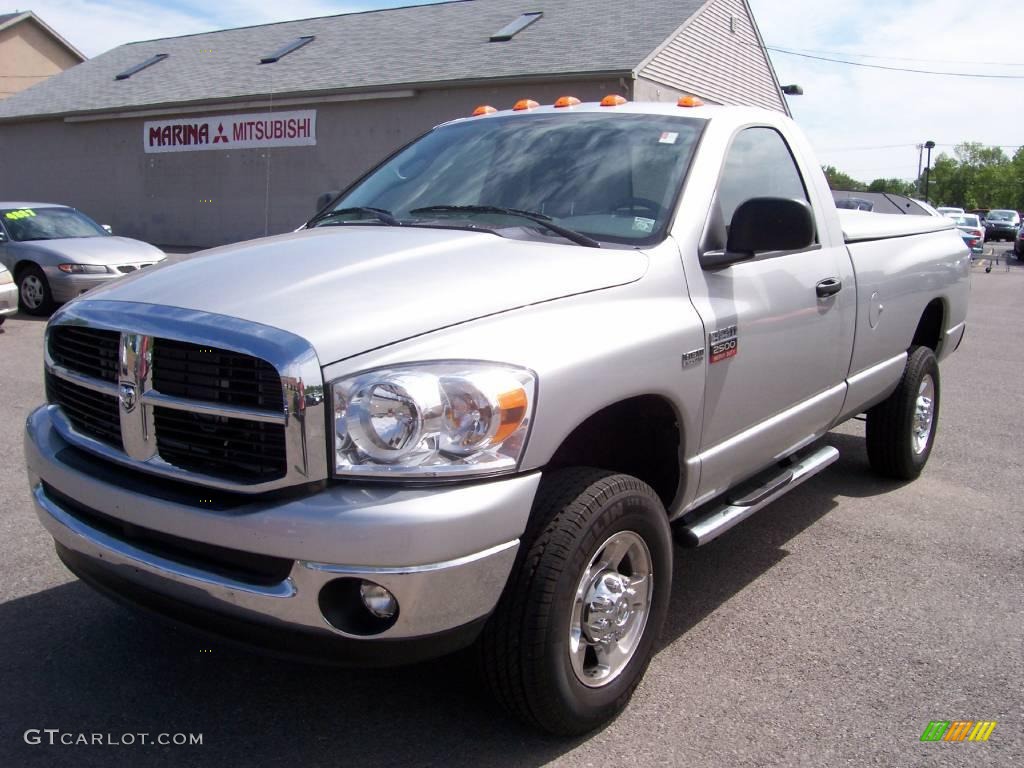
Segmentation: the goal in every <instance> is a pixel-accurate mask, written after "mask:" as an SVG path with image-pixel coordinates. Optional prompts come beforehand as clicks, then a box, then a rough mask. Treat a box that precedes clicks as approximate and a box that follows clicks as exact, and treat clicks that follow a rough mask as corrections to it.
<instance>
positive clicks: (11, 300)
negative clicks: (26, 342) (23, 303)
mask: <svg viewBox="0 0 1024 768" xmlns="http://www.w3.org/2000/svg"><path fill="white" fill-rule="evenodd" d="M17 311H18V286H16V285H15V284H14V275H12V274H11V272H10V270H8V269H7V267H5V266H4V265H3V264H0V325H3V324H4V320H6V319H7V316H8V315H13V314H14V313H15V312H17Z"/></svg>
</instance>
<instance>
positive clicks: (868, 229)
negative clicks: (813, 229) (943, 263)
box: [837, 209, 955, 244]
mask: <svg viewBox="0 0 1024 768" xmlns="http://www.w3.org/2000/svg"><path fill="white" fill-rule="evenodd" d="M837 212H838V213H839V223H840V225H841V226H842V228H843V238H844V239H845V240H846V242H847V244H849V243H863V242H866V241H870V240H885V239H888V238H891V237H909V236H911V235H921V234H925V233H927V232H941V231H942V230H945V229H953V228H954V226H955V224H954V223H953V220H952V219H947V218H945V217H942V218H940V217H938V216H893V215H891V214H885V213H871V212H869V211H852V210H844V209H839V210H838V211H837Z"/></svg>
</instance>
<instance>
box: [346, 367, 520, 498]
mask: <svg viewBox="0 0 1024 768" xmlns="http://www.w3.org/2000/svg"><path fill="white" fill-rule="evenodd" d="M534 388H535V377H534V375H533V373H531V372H530V371H527V370H524V369H522V368H513V367H511V366H504V365H497V364H494V363H465V362H438V363H423V364H413V365H403V366H398V367H393V368H382V369H378V370H375V371H369V372H367V373H361V374H357V375H355V376H350V377H346V378H343V379H338V380H336V381H333V382H332V383H331V396H332V404H333V407H334V452H335V459H334V469H335V474H336V475H338V476H352V475H362V476H372V477H411V478H423V479H427V478H446V477H464V476H473V475H476V476H480V475H494V474H501V473H504V472H512V471H514V470H515V468H516V466H517V464H518V462H519V458H520V456H521V455H522V452H523V448H524V446H525V444H526V433H527V431H528V429H529V426H530V418H531V416H532V414H533V400H534Z"/></svg>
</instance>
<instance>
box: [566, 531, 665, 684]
mask: <svg viewBox="0 0 1024 768" xmlns="http://www.w3.org/2000/svg"><path fill="white" fill-rule="evenodd" d="M653 579H654V574H653V572H652V567H651V553H650V550H649V549H648V548H647V544H646V543H645V542H644V540H643V539H642V538H640V536H639V535H638V534H636V533H633V532H632V531H619V532H618V533H616V534H614V535H612V536H611V537H609V538H608V539H607V540H606V541H605V542H604V544H602V545H601V546H600V547H598V549H597V552H596V553H595V554H594V556H593V557H592V558H591V559H590V563H589V564H588V565H587V567H586V568H584V569H583V575H582V576H581V577H580V580H579V583H578V584H577V585H576V594H575V595H574V600H573V607H572V616H571V618H570V620H569V660H570V662H571V664H572V670H573V672H574V673H575V674H576V679H577V680H579V681H580V682H581V683H582V684H583V685H585V686H587V687H588V688H600V687H602V686H605V685H608V684H609V683H611V682H612V681H613V680H615V678H617V677H618V676H619V675H620V674H621V673H622V670H623V669H625V668H626V665H627V664H629V661H630V659H632V658H633V654H634V653H636V649H637V646H639V645H640V638H641V637H643V634H644V628H645V627H646V626H647V617H648V616H649V615H650V612H651V597H652V595H653V594H654V592H653V589H652V586H653Z"/></svg>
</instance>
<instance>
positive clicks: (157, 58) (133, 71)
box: [114, 53, 171, 80]
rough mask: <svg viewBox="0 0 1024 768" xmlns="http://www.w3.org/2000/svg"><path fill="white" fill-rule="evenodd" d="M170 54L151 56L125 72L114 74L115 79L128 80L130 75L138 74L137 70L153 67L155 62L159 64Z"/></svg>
mask: <svg viewBox="0 0 1024 768" xmlns="http://www.w3.org/2000/svg"><path fill="white" fill-rule="evenodd" d="M170 55H171V54H169V53H158V54H156V55H155V56H150V57H149V58H148V59H146V60H145V61H144V62H142V63H141V64H136V65H135V66H134V67H129V68H128V69H126V70H125V71H124V72H120V73H118V74H117V75H115V76H114V79H115V80H127V79H128V78H129V77H131V76H132V75H134V74H136V73H137V72H141V71H142V70H144V69H146V68H147V67H152V66H153V65H154V64H159V63H160V62H161V61H163V60H164V59H166V58H167V57H169V56H170Z"/></svg>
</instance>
